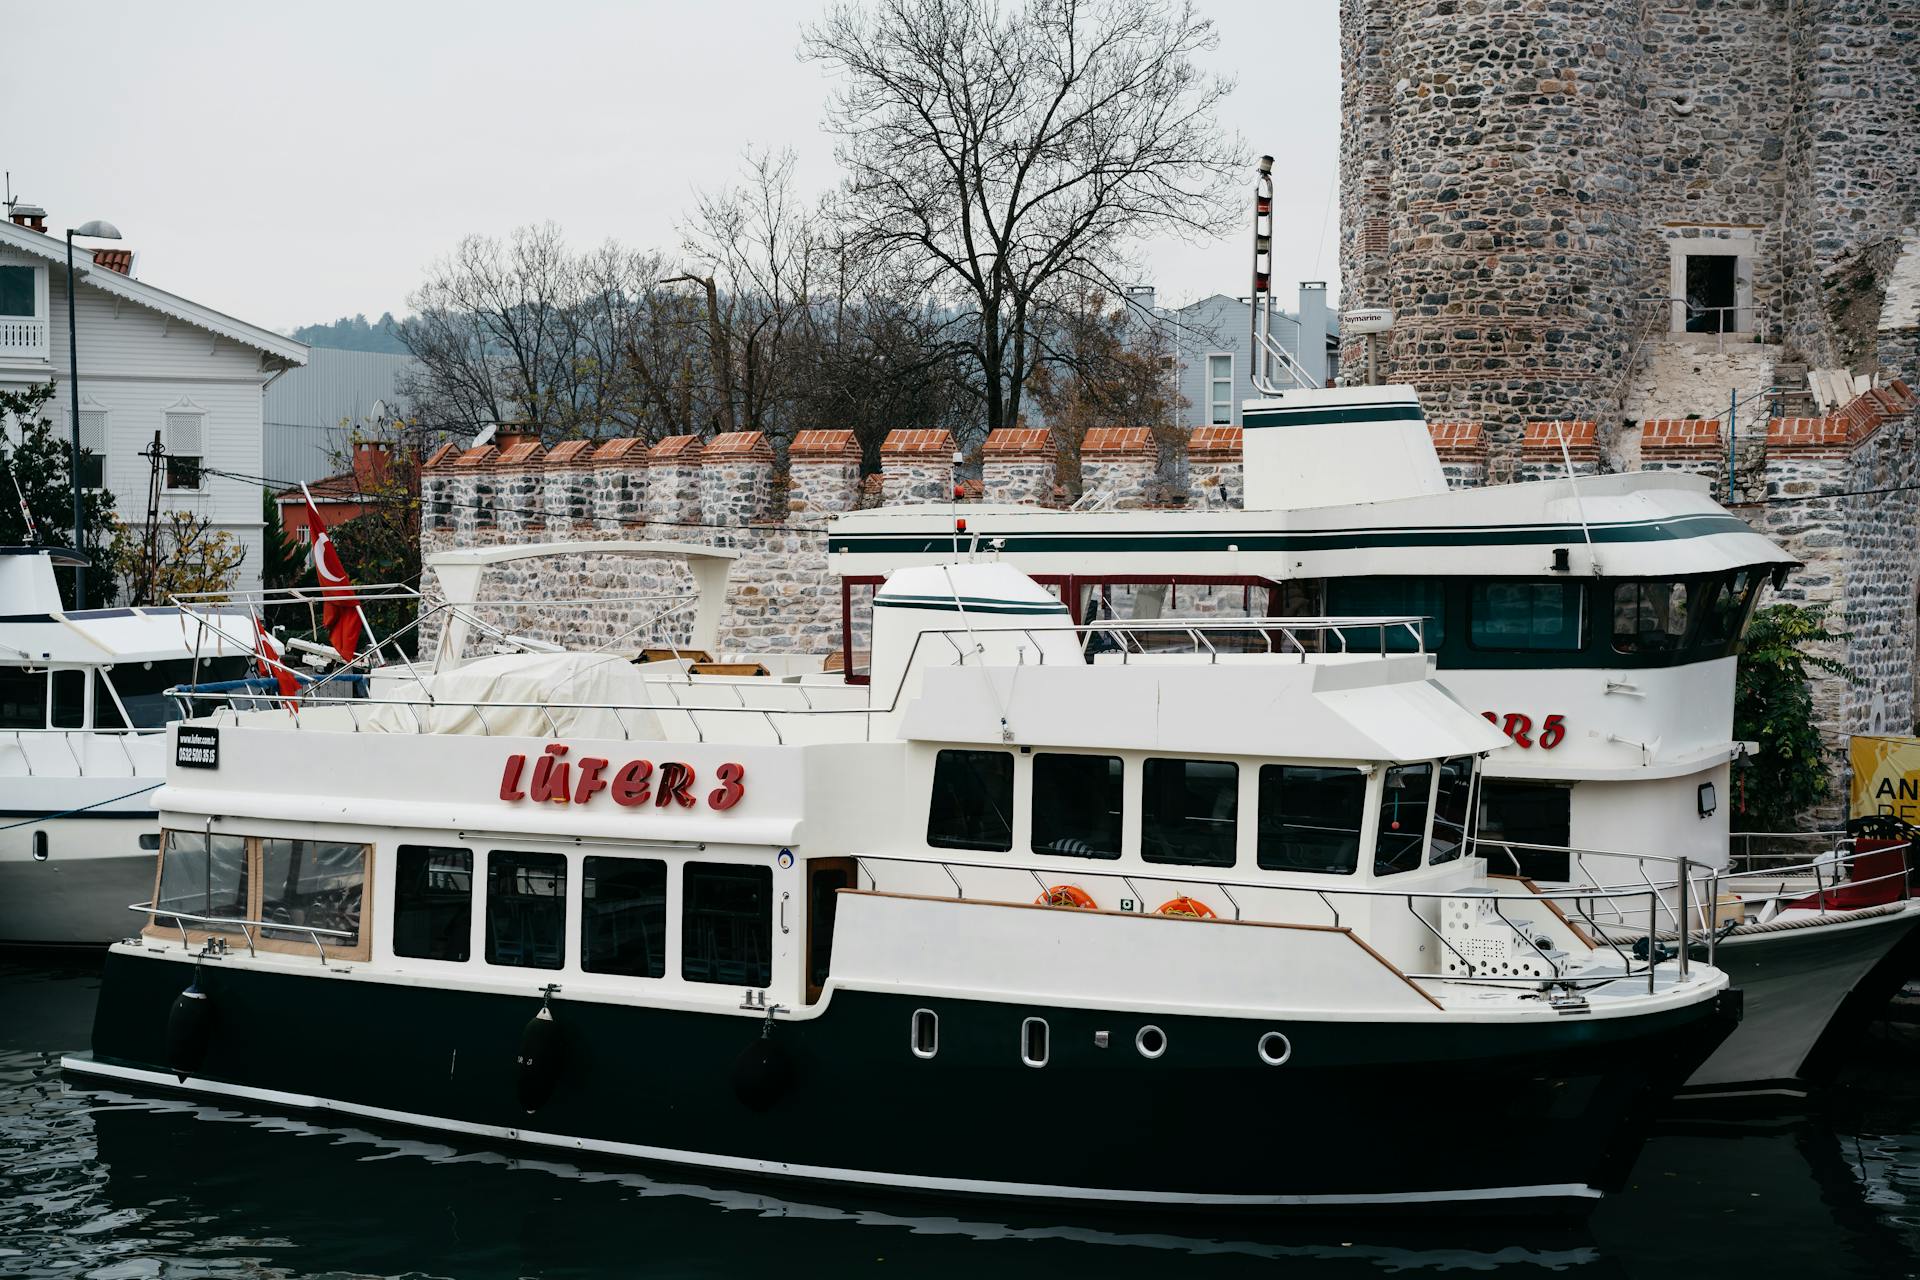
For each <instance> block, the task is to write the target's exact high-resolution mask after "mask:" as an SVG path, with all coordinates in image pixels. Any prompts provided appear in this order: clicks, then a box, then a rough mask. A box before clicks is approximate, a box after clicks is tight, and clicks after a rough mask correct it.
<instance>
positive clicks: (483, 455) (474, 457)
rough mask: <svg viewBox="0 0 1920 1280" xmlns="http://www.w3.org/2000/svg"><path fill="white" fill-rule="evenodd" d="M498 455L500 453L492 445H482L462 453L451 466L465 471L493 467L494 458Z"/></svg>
mask: <svg viewBox="0 0 1920 1280" xmlns="http://www.w3.org/2000/svg"><path fill="white" fill-rule="evenodd" d="M499 453H500V451H499V450H498V449H496V448H494V447H493V446H492V445H490V444H483V445H481V446H479V447H478V448H474V449H468V450H467V451H466V452H464V453H462V454H461V455H460V456H459V457H458V458H455V459H454V460H453V465H454V466H456V467H460V468H462V469H465V470H471V469H472V468H474V467H490V466H492V465H493V460H494V458H495V457H497V456H498V455H499Z"/></svg>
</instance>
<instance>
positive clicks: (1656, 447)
mask: <svg viewBox="0 0 1920 1280" xmlns="http://www.w3.org/2000/svg"><path fill="white" fill-rule="evenodd" d="M1640 451H1641V452H1642V453H1643V454H1687V455H1695V454H1701V453H1707V454H1715V455H1717V454H1718V453H1719V452H1720V421H1719V419H1717V418H1648V419H1647V420H1646V421H1645V422H1644V423H1642V424H1641V426H1640Z"/></svg>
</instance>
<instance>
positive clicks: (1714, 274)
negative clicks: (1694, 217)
mask: <svg viewBox="0 0 1920 1280" xmlns="http://www.w3.org/2000/svg"><path fill="white" fill-rule="evenodd" d="M1739 262H1740V260H1739V259H1738V258H1736V257H1733V256H1732V255H1730V254H1723V253H1712V254H1704V253H1690V254H1688V255H1687V292H1686V299H1687V332H1688V333H1732V332H1734V331H1735V330H1737V329H1738V328H1739V327H1740V324H1739V312H1738V310H1737V309H1736V308H1737V306H1738V301H1739V294H1738V286H1737V284H1736V283H1735V281H1736V279H1737V275H1738V273H1737V271H1736V268H1737V267H1738V266H1739Z"/></svg>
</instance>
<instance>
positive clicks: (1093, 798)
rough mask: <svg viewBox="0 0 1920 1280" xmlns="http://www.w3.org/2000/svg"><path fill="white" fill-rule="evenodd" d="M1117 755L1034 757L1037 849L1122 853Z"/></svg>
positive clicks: (1113, 855)
mask: <svg viewBox="0 0 1920 1280" xmlns="http://www.w3.org/2000/svg"><path fill="white" fill-rule="evenodd" d="M1123 775H1124V770H1123V768H1122V767H1121V764H1120V757H1119V756H1067V755H1051V754H1047V753H1041V754H1038V755H1035V756H1034V757H1033V851H1034V852H1035V853H1052V854H1064V855H1066V856H1068V857H1072V858H1117V857H1119V856H1120V790H1121V780H1122V777H1123Z"/></svg>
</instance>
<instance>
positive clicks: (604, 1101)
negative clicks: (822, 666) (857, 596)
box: [66, 543, 1738, 1211]
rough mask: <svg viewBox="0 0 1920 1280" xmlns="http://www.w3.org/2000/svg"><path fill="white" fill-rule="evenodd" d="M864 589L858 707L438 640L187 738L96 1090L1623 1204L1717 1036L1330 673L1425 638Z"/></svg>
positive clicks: (965, 1179) (805, 1161)
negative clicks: (1502, 861)
mask: <svg viewBox="0 0 1920 1280" xmlns="http://www.w3.org/2000/svg"><path fill="white" fill-rule="evenodd" d="M591 549H592V550H593V551H595V552H596V553H602V554H605V553H608V552H609V551H611V553H613V554H620V553H621V551H622V546H621V544H617V543H615V544H595V545H594V546H593V547H592V548H591ZM652 550H654V549H652V548H648V547H647V546H645V545H644V544H643V545H642V546H641V547H639V548H638V549H637V550H636V551H635V554H650V553H651V552H652ZM718 559H719V561H720V562H721V563H722V564H724V554H723V555H722V556H720V557H718ZM703 563H704V564H705V565H707V566H708V567H709V568H710V567H711V565H712V563H713V560H712V559H707V560H705V561H703ZM719 576H720V577H721V578H722V579H723V578H724V574H721V575H719ZM708 577H709V579H711V578H712V577H713V575H711V574H709V575H708ZM875 605H876V608H875V612H874V624H873V625H874V632H873V636H872V642H873V648H872V662H871V663H870V664H869V667H868V672H867V674H868V675H869V676H870V677H871V678H870V681H869V682H868V683H866V684H848V683H846V682H845V681H844V680H843V679H841V678H840V676H838V675H834V674H826V673H821V672H814V673H812V674H810V675H804V676H802V675H793V676H787V677H779V676H774V675H747V676H742V675H719V674H703V672H702V670H701V669H700V668H701V667H702V666H703V665H704V664H701V663H698V662H695V661H693V660H692V659H690V658H688V657H685V656H682V655H681V654H679V653H677V652H675V648H676V647H677V646H678V645H682V644H684V643H685V641H686V639H687V638H688V637H687V636H686V635H685V634H684V633H683V634H680V635H675V636H672V637H652V638H645V637H640V636H635V637H633V638H631V639H629V640H627V641H624V642H623V647H621V648H618V649H613V650H609V651H602V652H598V653H591V654H583V653H534V654H512V653H509V654H501V655H497V656H489V657H483V658H479V659H477V660H471V661H469V660H466V657H465V653H464V651H463V650H462V649H461V648H459V647H457V646H454V645H452V644H449V645H447V646H443V648H442V650H441V654H440V657H439V659H438V661H437V662H436V664H435V666H436V669H435V670H434V671H433V672H431V673H427V674H423V676H422V679H421V683H420V684H419V685H417V686H415V687H414V688H413V689H411V690H408V689H406V688H404V687H396V686H394V685H393V684H391V683H389V682H383V689H382V696H380V697H378V698H376V699H375V700H373V701H371V702H358V703H355V702H340V703H333V704H329V703H327V702H326V701H324V700H323V699H321V698H320V697H319V696H318V694H319V692H320V690H319V687H317V686H316V688H315V689H313V690H309V691H308V692H307V694H306V695H304V696H303V698H302V701H301V705H300V706H299V708H298V710H297V712H296V713H295V714H293V715H289V714H288V713H287V712H285V711H282V710H274V711H265V712H244V711H236V710H226V711H222V712H219V713H217V714H214V715H211V716H208V717H206V718H202V719H198V720H195V721H193V722H191V723H188V724H183V725H181V726H179V727H178V728H177V729H176V731H175V737H174V742H175V747H176V750H177V751H178V752H179V753H180V754H178V756H177V758H176V760H175V762H174V764H173V766H172V767H171V768H170V770H169V775H168V784H167V786H166V787H165V789H164V790H163V791H162V792H161V793H160V794H159V797H158V804H159V807H160V810H161V817H162V822H163V825H164V827H165V829H166V835H165V844H164V847H163V851H162V854H161V863H160V867H159V872H158V878H157V886H156V888H155V890H154V892H153V895H152V897H153V901H152V902H151V903H141V904H139V907H140V910H141V912H142V915H143V917H144V919H145V927H144V928H143V930H142V932H141V936H140V937H139V938H137V939H135V940H131V941H129V942H126V943H122V944H119V945H117V946H115V947H113V948H112V949H111V951H110V953H109V955H108V959H107V964H106V970H105V975H104V982H103V987H102V991H101V995H100V1000H99V1006H98V1013H97V1018H96V1023H95V1028H94V1036H93V1046H92V1052H91V1053H90V1054H87V1055H84V1056H80V1057H75V1058H70V1059H68V1060H67V1061H66V1068H67V1070H68V1071H69V1072H70V1073H71V1074H72V1075H73V1076H74V1077H76V1078H77V1079H81V1080H93V1081H107V1082H112V1083H113V1084H114V1085H116V1086H117V1087H125V1086H126V1085H128V1084H132V1085H137V1086H141V1087H149V1088H156V1089H165V1090H173V1089H179V1090H185V1091H188V1092H191V1093H195V1094H205V1095H212V1096H217V1097H223V1098H229V1099H234V1100H237V1101H239V1102H240V1103H242V1104H261V1105H267V1106H272V1107H292V1108H308V1109H317V1110H325V1111H334V1112H339V1113H343V1114H348V1115H353V1116H357V1117H363V1118H365V1119H367V1120H372V1121H380V1122H388V1123H396V1124H403V1125H410V1126H417V1127H421V1128H426V1129H439V1130H444V1131H449V1132H456V1133H461V1134H465V1135H477V1136H484V1137H487V1138H491V1139H496V1140H501V1141H510V1142H520V1143H530V1144H535V1145H540V1146H546V1147H553V1148H559V1149H564V1150H567V1151H575V1152H589V1153H593V1154H596V1155H602V1156H616V1157H631V1158H637V1159H642V1160H652V1161H666V1162H673V1163H680V1164H687V1165H698V1166H704V1167H707V1168H710V1169H714V1170H721V1171H727V1172H730V1173H734V1174H742V1175H752V1176H767V1177H778V1178H792V1179H807V1180H817V1181H823V1182H835V1183H844V1184H856V1185H861V1186H867V1187H873V1188H885V1189H891V1190H898V1191H907V1192H919V1193H933V1194H940V1195H980V1196H993V1197H1011V1198H1019V1199H1032V1200H1042V1201H1089V1200H1092V1201H1101V1202H1107V1203H1119V1204H1126V1205H1137V1206H1140V1207H1147V1208H1155V1209H1176V1210H1177V1209H1188V1210H1191V1209H1201V1208H1204V1209H1253V1210H1275V1209H1281V1208H1288V1207H1293V1208H1299V1207H1307V1208H1322V1209H1324V1208H1335V1207H1345V1208H1353V1207H1362V1208H1364V1207H1380V1206H1389V1207H1393V1208H1394V1209H1399V1208H1404V1207H1406V1206H1410V1205H1421V1204H1429V1205H1440V1206H1443V1207H1445V1208H1447V1209H1448V1210H1450V1211H1458V1210H1460V1209H1462V1208H1468V1207H1473V1206H1481V1207H1487V1206H1492V1207H1494V1208H1497V1209H1499V1210H1501V1211H1511V1210H1513V1209H1517V1208H1522V1207H1531V1206H1552V1207H1555V1208H1563V1209H1564V1208H1579V1207H1581V1206H1584V1205H1588V1204H1590V1203H1591V1202H1592V1201H1593V1199H1594V1198H1595V1197H1597V1196H1598V1195H1600V1194H1601V1193H1602V1192H1603V1191H1604V1190H1605V1189H1607V1188H1610V1187H1612V1186H1615V1185H1618V1183H1619V1182H1620V1181H1621V1179H1622V1178H1623V1177H1624V1176H1625V1175H1626V1173H1627V1170H1628V1168H1629V1167H1630V1165H1631V1163H1632V1160H1633V1157H1634V1155H1635V1153H1636V1151H1637V1150H1638V1148H1639V1146H1640V1144H1641V1141H1642V1139H1643V1137H1644V1134H1645V1131H1646V1125H1647V1123H1648V1119H1649V1115H1650V1113H1651V1112H1652V1110H1653V1109H1654V1108H1656V1107H1657V1106H1658V1105H1660V1104H1661V1103H1662V1102H1663V1101H1664V1100H1665V1099H1666V1097H1667V1096H1668V1094H1669V1092H1670V1091H1671V1089H1672V1088H1674V1087H1675V1086H1676V1085H1678V1083H1679V1082H1680V1081H1681V1080H1682V1079H1684V1078H1685V1077H1686V1075H1687V1074H1688V1073H1689V1072H1691V1071H1692V1070H1693V1069H1694V1068H1695V1067H1696V1066H1697V1065H1698V1064H1699V1062H1700V1061H1701V1060H1702V1059H1703V1058H1705V1057H1706V1055H1707V1054H1708V1053H1710V1052H1711V1051H1712V1049H1713V1048H1714V1046H1715V1045H1717V1044H1718V1043H1719V1042H1720V1041H1721V1040H1722V1039H1723V1038H1724V1036H1725V1035H1726V1034H1727V1032H1728V1031H1729V1030H1730V1028H1731V1027H1732V1025H1733V1022H1734V1021H1735V1020H1736V1019H1737V1016H1738V997H1737V994H1736V993H1733V992H1732V991H1731V990H1730V989H1729V986H1728V983H1727V980H1726V978H1725V976H1724V975H1723V974H1721V973H1720V972H1719V971H1717V970H1716V969H1714V968H1712V967H1711V966H1709V965H1706V964H1701V963H1698V962H1691V963H1690V962H1689V960H1688V958H1687V948H1686V943H1687V941H1689V939H1688V938H1686V937H1683V938H1682V940H1681V946H1680V948H1679V951H1678V954H1677V955H1675V956H1674V957H1673V958H1670V959H1663V958H1662V957H1661V955H1660V954H1659V953H1657V952H1656V953H1654V954H1652V955H1650V956H1649V957H1648V958H1647V959H1644V960H1636V959H1635V957H1634V956H1633V955H1632V953H1631V951H1630V950H1629V949H1627V948H1626V947H1623V946H1615V945H1613V943H1612V942H1611V940H1610V939H1609V938H1608V937H1607V936H1606V934H1605V932H1604V929H1601V928H1598V927H1595V926H1592V925H1591V924H1590V923H1588V922H1587V919H1586V918H1587V917H1588V916H1589V915H1590V914H1591V912H1590V910H1589V908H1588V906H1587V905H1583V902H1582V896H1581V895H1573V894H1568V895H1563V896H1562V897H1560V898H1558V899H1556V898H1555V897H1554V896H1552V895H1548V894H1544V893H1539V892H1535V891H1532V890H1529V889H1528V888H1527V887H1526V886H1525V885H1522V884H1519V883H1517V882H1512V881H1498V880H1492V879H1490V878H1489V877H1488V876H1487V874H1486V869H1485V866H1484V863H1483V862H1482V861H1480V860H1479V859H1475V858H1471V857H1463V856H1461V855H1462V852H1463V841H1462V838H1461V837H1462V835H1463V833H1464V828H1465V827H1466V826H1467V825H1468V824H1469V822H1470V815H1471V813H1472V810H1473V802H1472V797H1473V791H1474V788H1475V786H1476V782H1477V779H1478V777H1479V771H1478V768H1477V760H1478V758H1479V757H1480V756H1481V755H1482V754H1483V753H1485V752H1487V751H1489V750H1492V749H1495V748H1497V747H1498V746H1499V744H1500V743H1501V742H1502V741H1504V739H1503V738H1502V737H1501V736H1500V735H1499V733H1498V732H1497V731H1496V730H1495V729H1493V728H1492V727H1491V726H1489V725H1488V724H1487V723H1486V722H1485V721H1484V720H1482V719H1481V718H1480V717H1479V716H1477V715H1476V714H1474V713H1473V712H1472V711H1469V710H1467V709H1465V708H1463V707H1461V706H1460V705H1459V704H1458V703H1457V702H1455V701H1454V700H1453V699H1452V698H1451V697H1450V696H1448V695H1447V694H1446V692H1445V691H1444V690H1442V689H1441V688H1439V687H1438V686H1437V685H1436V684H1435V683H1434V682H1433V680H1432V678H1431V669H1430V660H1429V658H1428V656H1427V655H1426V654H1425V653H1424V652H1422V651H1421V650H1420V649H1419V646H1418V645H1417V643H1416V644H1415V645H1414V647H1413V649H1412V650H1411V651H1410V652H1408V653H1405V654H1390V655H1380V654H1375V653H1360V652H1353V651H1348V652H1342V649H1343V648H1344V647H1346V646H1344V645H1343V643H1342V642H1343V640H1344V639H1346V638H1347V637H1348V636H1350V635H1351V634H1354V633H1357V632H1358V631H1360V630H1362V629H1365V628H1371V629H1372V630H1373V631H1376V632H1377V631H1378V630H1379V629H1380V628H1382V627H1388V628H1392V629H1395V630H1398V631H1410V632H1413V633H1417V630H1418V626H1417V622H1415V621H1414V620H1412V619H1406V618H1401V619H1384V620H1382V619H1372V620H1363V621H1354V620H1348V621H1342V620H1338V619H1318V620H1304V621H1288V620H1272V619H1263V620H1260V621H1259V622H1258V623H1257V624H1255V626H1254V627H1253V628H1252V629H1251V631H1250V629H1249V627H1248V626H1247V625H1246V624H1245V623H1230V622H1227V623H1211V624H1197V625H1191V626H1190V625H1187V624H1154V623H1137V624H1129V625H1127V626H1124V627H1113V626H1107V627H1104V628H1102V630H1103V632H1104V633H1105V634H1107V635H1108V637H1109V638H1115V637H1119V638H1124V640H1125V641H1126V642H1127V644H1126V647H1123V648H1120V649H1117V650H1114V651H1110V652H1105V653H1096V654H1094V655H1093V656H1091V657H1090V656H1089V654H1088V641H1089V637H1090V633H1089V631H1088V630H1087V629H1086V628H1080V627H1075V626H1074V625H1073V624H1072V623H1071V621H1070V620H1069V619H1068V618H1067V616H1066V612H1065V610H1064V608H1063V607H1062V606H1061V605H1060V604H1059V603H1058V602H1057V601H1056V600H1055V599H1054V598H1053V597H1052V596H1051V595H1050V594H1049V593H1048V592H1047V591H1046V590H1044V589H1043V588H1041V587H1039V586H1038V585H1036V584H1035V583H1033V582H1032V581H1031V580H1030V579H1028V578H1026V577H1025V576H1023V575H1021V574H1020V573H1018V572H1017V571H1015V570H1013V569H1012V568H1010V567H1008V566H1005V565H1000V564H992V563H959V564H948V565H940V566H934V567H928V568H922V569H906V570H902V571H900V572H898V573H896V574H895V575H893V577H892V579H891V580H890V581H889V582H888V583H887V584H886V585H885V587H884V588H883V589H882V590H881V591H880V592H878V593H877V596H876V599H875ZM447 613H448V615H449V616H451V617H455V618H457V619H458V620H459V623H460V626H459V628H453V627H449V628H448V629H447V630H448V631H453V630H456V629H458V630H464V631H466V633H467V634H468V635H469V637H473V636H474V634H475V631H476V628H474V627H473V625H472V624H473V623H474V621H475V615H473V614H471V613H470V611H467V610H465V609H464V608H463V607H457V606H448V607H447ZM656 616H659V617H672V618H674V619H677V620H678V621H680V622H682V623H685V622H686V621H687V620H688V619H690V618H693V617H697V616H699V611H698V610H692V611H682V612H677V613H675V612H671V611H668V612H663V613H661V614H658V615H656ZM477 630H480V631H482V632H483V633H484V635H485V640H486V643H487V644H488V645H498V644H502V643H505V639H504V637H502V636H501V635H500V634H499V633H498V632H497V631H495V630H488V629H485V628H479V629H477ZM1230 631H1231V632H1233V633H1234V635H1237V636H1238V639H1239V643H1238V644H1237V645H1236V644H1235V643H1233V640H1232V637H1230V635H1229V632H1230ZM1176 637H1177V638H1180V639H1181V640H1184V641H1185V643H1183V644H1179V645H1178V646H1176V645H1174V644H1173V643H1172V641H1173V639H1174V638H1176ZM663 641H664V643H663ZM1149 645H1151V646H1152V648H1153V649H1154V652H1152V653H1150V654H1148V653H1143V652H1141V650H1143V649H1145V648H1146V647H1148V646H1149ZM649 649H651V653H649V652H648V651H649ZM1236 649H1237V650H1238V651H1235V650H1236ZM648 656H650V657H651V658H652V660H651V661H641V660H640V659H641V658H642V657H648ZM1585 896H1586V897H1587V898H1589V899H1590V898H1591V897H1592V895H1585ZM1630 896H1631V895H1630V894H1629V893H1628V891H1626V890H1618V891H1616V892H1610V894H1609V901H1612V902H1614V903H1616V905H1617V904H1618V903H1619V902H1621V901H1624V900H1625V899H1627V898H1628V897H1630ZM1658 906H1659V895H1657V894H1655V893H1653V892H1651V891H1649V892H1647V893H1646V894H1644V895H1643V907H1644V911H1645V912H1646V914H1647V919H1648V920H1649V922H1650V926H1649V927H1651V922H1652V921H1653V920H1654V919H1655V916H1656V914H1657V911H1658ZM1686 918H1687V917H1686V916H1685V915H1684V914H1683V916H1682V917H1681V919H1682V921H1683V932H1684V928H1685V926H1684V921H1685V920H1686ZM1436 1080H1446V1081H1454V1082H1466V1081H1471V1082H1472V1084H1471V1088H1470V1090H1469V1092H1468V1094H1467V1095H1463V1097H1465V1098H1466V1099H1467V1100H1466V1101H1464V1102H1463V1103H1462V1105H1461V1106H1458V1107H1455V1106H1450V1105H1442V1104H1438V1103H1437V1102H1436V1095H1435V1093H1434V1089H1433V1087H1432V1083H1433V1082H1434V1081H1436ZM1209 1124H1222V1125H1227V1126H1230V1128H1231V1130H1232V1140H1231V1141H1214V1140H1208V1139H1206V1138H1204V1137H1202V1138H1199V1139H1196V1136H1195V1135H1196V1133H1200V1132H1203V1131H1204V1130H1205V1129H1206V1127H1207V1126H1208V1125H1209ZM1516 1144H1517V1145H1516Z"/></svg>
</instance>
